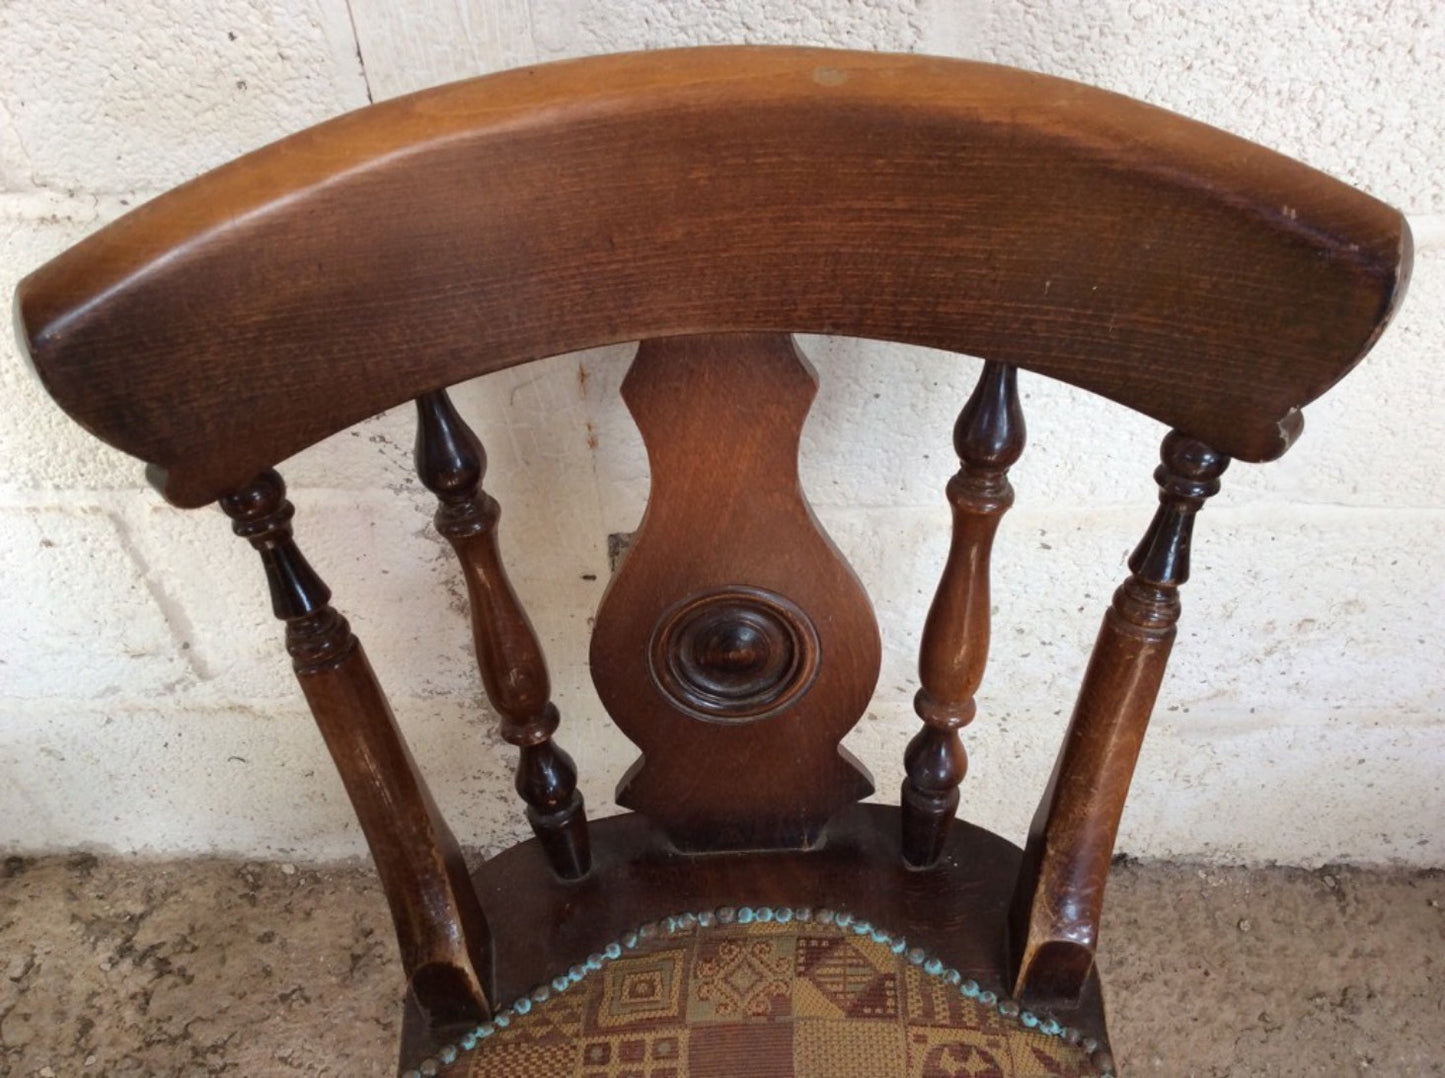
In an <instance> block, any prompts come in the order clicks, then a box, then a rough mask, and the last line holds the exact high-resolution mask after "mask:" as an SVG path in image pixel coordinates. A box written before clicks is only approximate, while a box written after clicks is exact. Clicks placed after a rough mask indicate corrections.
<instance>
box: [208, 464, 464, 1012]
mask: <svg viewBox="0 0 1445 1078" xmlns="http://www.w3.org/2000/svg"><path fill="white" fill-rule="evenodd" d="M221 507H222V509H223V510H224V511H225V512H226V515H227V516H229V517H230V518H231V520H232V522H233V525H232V527H233V530H234V531H235V532H236V534H237V535H239V536H241V537H242V538H244V539H246V540H247V541H248V542H250V543H251V545H252V546H254V547H255V548H256V550H257V551H258V552H259V553H260V555H261V560H262V563H263V565H264V566H265V569H266V577H267V579H268V581H269V583H270V585H271V605H272V609H273V611H274V612H275V614H276V616H277V617H278V618H281V619H283V620H284V621H285V622H286V650H287V651H288V652H290V654H291V658H292V665H293V666H294V668H295V671H296V680H297V681H298V682H299V683H300V685H301V690H302V692H303V693H304V694H305V696H306V703H307V704H308V705H309V706H310V708H311V714H312V716H313V717H314V718H315V719H316V725H317V728H318V729H319V730H320V731H321V736H322V738H323V739H324V740H325V742H326V748H327V750H328V751H329V752H330V753H331V758H332V760H333V761H334V762H335V764H336V770H337V772H338V773H339V774H340V776H341V781H342V784H343V785H344V786H345V787H346V793H347V796H348V797H349V798H350V800H351V807H352V809H353V810H354V811H355V812H356V818H357V820H358V821H359V822H360V824H361V830H362V832H363V833H364V834H365V835H366V843H367V846H368V848H369V849H370V850H371V856H372V860H373V861H375V862H376V870H377V874H378V875H379V876H380V877H381V883H382V887H383V888H384V889H385V891H386V900H387V904H388V905H389V906H390V908H391V917H392V923H393V925H394V926H395V928H396V938H397V945H398V949H399V950H400V952H401V964H402V968H403V969H404V970H405V971H406V978H407V988H408V991H409V993H410V998H411V999H412V1000H413V1001H414V1003H415V1004H416V1005H418V1006H419V1007H420V1008H421V1011H422V1012H423V1013H425V1014H426V1016H427V1018H428V1020H429V1021H430V1022H431V1023H432V1024H434V1025H446V1024H448V1023H451V1022H457V1021H472V1022H475V1021H477V1020H479V1019H481V1018H485V1017H487V1016H488V1015H490V1014H491V1013H492V1005H491V1001H490V1000H489V999H488V998H487V997H486V995H485V993H484V991H483V989H482V983H481V981H482V976H483V973H484V970H485V967H486V961H487V954H488V947H489V946H490V935H489V931H488V925H487V919H486V917H485V915H484V914H483V913H482V908H481V906H480V905H479V904H478V902H477V896H476V892H475V891H474V890H473V888H472V886H471V881H470V880H468V878H467V872H466V865H465V863H464V862H463V861H462V853H461V850H460V848H459V847H458V846H457V842H456V839H455V838H454V837H453V836H452V833H451V829H450V828H449V827H448V826H447V824H446V821H445V820H444V819H442V815H441V813H440V812H439V811H438V810H437V807H436V803H435V802H434V801H433V800H432V796H431V792H430V791H429V790H428V789H427V785H426V782H425V780H424V779H423V778H422V777H421V772H420V771H419V770H418V769H417V766H416V761H415V760H414V759H412V755H411V750H410V749H409V748H408V747H407V744H406V740H405V738H403V737H402V734H401V730H400V729H398V727H397V725H396V719H395V718H394V717H393V715H392V713H391V704H390V703H388V702H387V699H386V694H385V693H384V692H382V689H381V684H380V682H378V680H377V677H376V674H375V673H374V672H373V671H372V668H371V663H370V661H368V659H367V657H366V652H365V651H363V650H362V647H361V643H360V641H358V640H357V639H356V636H355V634H353V633H352V632H351V627H350V625H348V624H347V621H346V619H345V618H344V617H342V616H341V614H340V613H338V612H337V611H336V610H335V608H333V607H332V606H331V602H330V601H331V590H330V589H329V588H328V587H327V586H326V584H325V583H324V582H323V581H322V579H321V577H320V576H319V575H317V573H316V572H315V571H314V570H313V569H312V568H311V566H310V565H309V564H308V563H307V561H306V559H305V558H304V557H303V556H302V555H301V551H300V549H299V548H298V547H297V545H296V542H295V540H294V539H293V538H292V533H291V518H292V513H293V510H292V506H291V503H290V502H289V501H287V500H286V486H285V484H284V483H283V482H282V481H281V477H280V476H279V475H277V474H276V473H275V472H266V473H263V474H262V475H260V476H258V477H257V478H256V480H255V481H254V482H252V483H250V484H248V485H247V486H246V487H244V488H243V489H242V490H240V491H238V492H237V493H235V494H232V495H228V496H227V497H226V498H224V499H223V500H222V503H221Z"/></svg>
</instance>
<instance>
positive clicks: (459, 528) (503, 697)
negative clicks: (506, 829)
mask: <svg viewBox="0 0 1445 1078" xmlns="http://www.w3.org/2000/svg"><path fill="white" fill-rule="evenodd" d="M416 408H417V428H416V452H415V456H414V459H415V461H416V471H417V475H418V476H420V478H421V481H422V483H423V484H424V485H425V486H426V488H427V489H428V490H430V491H431V492H432V493H433V494H435V495H436V496H437V500H438V502H439V504H438V506H437V511H436V515H435V517H434V520H435V523H436V528H437V531H439V532H440V533H441V534H442V535H443V536H444V537H445V538H446V540H447V542H449V543H450V544H451V545H452V549H453V550H455V551H456V554H457V560H458V561H459V562H460V563H461V568H462V576H463V577H464V578H465V580H466V583H467V606H468V609H469V610H470V612H471V620H472V641H473V644H474V646H475V648H476V653H477V669H478V670H479V672H480V673H481V676H482V686H483V687H484V688H485V690H486V693H487V699H488V700H489V701H490V702H491V705H492V707H493V708H495V709H496V711H497V713H498V714H499V715H501V717H502V737H503V738H504V739H505V740H506V741H507V743H508V744H511V745H516V746H517V751H518V759H517V793H519V794H520V795H521V797H522V800H523V801H525V802H526V803H527V820H528V822H529V823H530V824H531V825H532V830H533V831H534V832H535V833H536V835H537V837H538V838H539V839H540V840H541V841H542V844H543V845H544V846H546V848H547V851H548V854H549V855H550V856H551V858H552V867H553V868H554V869H556V871H557V872H558V873H559V874H560V875H562V876H566V877H568V878H575V877H577V876H581V875H584V874H585V873H586V872H587V868H588V864H589V854H588V849H587V814H586V810H585V807H584V806H583V803H582V795H581V793H579V792H578V790H577V766H576V765H575V764H574V763H573V762H572V757H570V756H568V755H567V753H566V752H564V751H563V750H562V749H561V748H560V747H559V746H558V745H557V744H556V743H555V742H554V741H553V739H552V735H553V734H554V733H556V731H557V725H558V723H560V722H561V716H560V715H559V714H558V712H557V707H556V705H555V704H553V703H552V681H551V678H550V676H549V675H548V673H547V660H546V658H545V656H543V654H542V642H541V641H540V640H538V639H537V633H536V631H535V630H534V629H533V628H532V622H531V619H529V618H528V617H527V612H526V611H525V610H524V609H523V608H522V601H521V600H520V599H518V598H517V593H516V591H514V590H513V588H512V582H511V581H510V580H509V579H508V578H507V572H506V570H505V569H504V568H503V567H502V554H501V551H500V550H499V549H498V546H497V521H498V520H500V519H501V515H502V510H501V507H500V506H499V505H498V504H497V501H496V499H495V498H493V497H492V496H491V495H490V494H487V493H486V492H485V491H484V490H482V477H483V475H485V474H486V470H487V455H486V453H485V452H484V451H483V449H482V443H481V441H480V440H479V439H478V438H477V436H476V434H475V433H474V432H473V431H472V429H471V428H470V427H469V426H467V424H466V423H465V422H464V421H463V420H462V417H461V416H460V415H458V414H457V410H456V408H455V407H453V405H452V402H451V398H450V397H449V396H447V393H446V391H445V390H441V389H438V390H433V391H432V392H431V393H427V394H425V395H423V396H421V397H418V398H417V402H416Z"/></svg>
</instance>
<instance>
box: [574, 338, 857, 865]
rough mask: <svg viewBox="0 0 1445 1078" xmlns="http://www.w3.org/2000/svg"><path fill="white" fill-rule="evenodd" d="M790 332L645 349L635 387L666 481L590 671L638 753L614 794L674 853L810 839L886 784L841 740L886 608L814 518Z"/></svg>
mask: <svg viewBox="0 0 1445 1078" xmlns="http://www.w3.org/2000/svg"><path fill="white" fill-rule="evenodd" d="M816 392H817V380H816V378H815V376H814V375H813V372H812V369H811V368H810V367H809V366H808V365H807V362H806V361H805V360H804V359H803V357H802V355H801V354H800V353H799V352H798V350H797V348H796V346H795V345H794V344H793V342H792V339H791V338H790V337H787V336H783V335H776V334H772V335H746V334H735V335H730V336H721V337H678V338H670V339H668V340H660V341H645V342H643V344H642V347H641V348H640V349H639V350H638V353H637V358H636V360H635V361H634V362H633V365H632V369H631V370H630V371H628V374H627V378H626V380H625V381H624V382H623V386H622V396H623V399H624V400H626V402H627V406H628V407H629V408H630V409H631V411H632V414H633V416H634V418H635V419H636V420H637V425H638V427H639V428H640V430H641V431H642V437H643V441H644V442H645V443H646V445H647V453H648V460H649V461H650V463H651V466H652V490H651V494H650V496H649V499H648V503H647V512H646V515H645V516H644V517H643V520H642V524H641V526H640V527H639V528H638V531H637V533H636V534H635V535H634V537H633V540H632V545H631V547H630V549H629V550H628V552H627V557H626V560H625V561H623V563H622V565H621V567H620V568H619V569H618V571H617V574H616V576H614V577H613V579H612V582H611V584H610V585H609V586H608V589H607V592H606V594H605V595H604V596H603V599H602V603H601V606H600V607H599V608H598V611H597V620H596V624H595V626H594V628H593V633H592V680H593V681H594V683H595V684H596V686H597V692H598V695H599V696H600V697H601V698H602V703H603V705H604V706H605V707H606V708H607V710H608V712H609V713H610V714H611V715H612V718H613V720H614V721H615V722H616V723H617V725H618V726H619V727H620V728H621V729H622V731H623V733H625V734H627V736H628V737H630V738H631V739H632V740H633V741H634V742H635V743H636V744H637V745H638V747H639V748H641V749H642V752H643V756H642V759H640V760H639V761H638V762H637V763H636V764H634V765H633V767H632V768H631V769H630V770H629V771H628V773H627V774H626V775H625V776H624V777H623V779H622V782H621V783H620V784H619V787H618V792H617V800H618V803H619V804H623V805H626V806H627V807H629V808H634V809H637V810H638V811H639V812H642V813H645V814H646V815H647V816H649V817H650V818H651V819H652V820H653V821H654V822H655V823H656V824H657V825H658V826H659V827H660V828H661V829H662V830H663V831H664V832H666V833H667V834H668V835H669V836H670V838H671V839H672V841H673V842H674V843H676V844H677V845H678V846H679V847H682V848H688V849H694V850H718V849H773V848H784V847H795V848H796V847H806V846H812V845H816V844H817V843H818V842H819V841H820V840H821V839H822V836H823V829H824V826H825V825H826V823H827V821H828V818H829V817H830V816H832V815H833V814H834V813H835V812H836V811H837V810H838V809H840V808H841V807H843V806H844V805H847V804H850V803H851V802H853V801H857V800H858V799H860V798H862V797H866V796H867V795H868V794H870V793H872V791H873V786H872V781H871V779H870V778H869V776H868V773H867V771H866V770H865V769H864V768H863V766H862V765H861V764H860V763H858V762H857V760H855V759H854V758H853V757H852V756H851V755H850V754H849V753H847V752H846V751H845V750H843V749H842V748H840V747H839V745H838V742H839V741H840V740H841V739H842V737H843V735H844V734H846V733H847V732H848V731H849V730H850V729H852V727H853V725H854V724H855V723H856V722H857V721H858V719H859V718H860V717H861V716H862V714H863V711H864V709H865V708H866V707H867V706H868V701H869V699H870V697H871V696H872V694H873V687H874V684H875V682H876V681H877V679H878V668H879V663H880V657H881V645H880V643H879V639H878V626H877V623H876V622H875V621H874V619H873V610H872V607H871V606H870V605H869V602H868V597H867V595H866V594H864V592H863V588H862V585H860V584H859V583H858V580H857V578H856V577H855V576H854V575H853V571H852V569H851V568H849V566H848V564H847V562H846V561H844V560H843V557H842V555H841V554H839V553H838V550H837V548H836V547H835V546H833V543H832V541H831V540H829V538H828V537H827V535H826V534H825V533H824V532H823V531H822V529H821V528H820V527H819V525H818V522H817V521H816V520H815V519H814V518H813V514H812V511H811V509H810V508H809V507H808V503H807V500H806V499H805V498H804V496H803V493H802V489H801V486H800V485H799V481H798V439H799V436H800V434H801V432H802V427H803V421H804V419H805V418H806V417H807V414H808V408H809V405H810V404H811V403H812V400H813V395H814V394H815V393H816Z"/></svg>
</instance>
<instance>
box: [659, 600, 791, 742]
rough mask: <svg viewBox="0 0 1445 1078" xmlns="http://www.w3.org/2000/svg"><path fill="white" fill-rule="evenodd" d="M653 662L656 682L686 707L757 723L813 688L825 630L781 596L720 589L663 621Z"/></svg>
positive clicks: (715, 717) (720, 718)
mask: <svg viewBox="0 0 1445 1078" xmlns="http://www.w3.org/2000/svg"><path fill="white" fill-rule="evenodd" d="M648 661H649V665H650V666H651V669H652V678H653V681H654V682H656V684H657V687H658V688H659V689H661V690H662V692H663V695H665V696H666V697H667V698H668V699H669V700H670V701H671V702H672V704H673V705H674V706H675V707H677V708H678V709H679V710H681V711H683V712H686V713H687V714H689V715H691V716H693V717H694V718H699V719H706V720H709V721H712V722H754V721H756V720H758V719H765V718H768V717H770V716H772V715H776V714H777V713H778V712H780V711H782V710H783V709H784V708H786V707H787V706H788V705H790V704H792V703H793V702H795V701H796V700H797V699H798V698H799V697H800V696H802V695H803V694H804V693H805V692H807V691H808V689H809V687H810V686H811V685H812V684H813V679H814V678H815V677H817V674H818V634H817V631H816V630H815V629H814V628H813V623H812V622H811V621H810V620H809V619H808V615H806V614H804V613H803V611H802V610H800V609H798V607H797V606H795V605H794V604H793V603H790V602H789V601H788V600H787V599H784V598H783V597H782V596H781V595H778V594H776V593H774V592H771V591H765V590H763V589H762V588H749V587H728V588H718V589H716V590H713V591H706V592H702V593H699V594H696V595H691V596H689V597H688V598H686V599H684V600H682V602H680V603H678V604H677V605H675V606H673V607H672V608H671V609H670V610H668V611H667V612H666V613H665V614H663V615H662V617H661V618H660V619H658V622H657V627H656V628H655V629H654V630H653V632H652V643H651V646H650V647H649V648H648Z"/></svg>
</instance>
